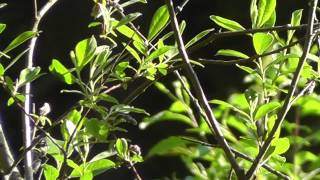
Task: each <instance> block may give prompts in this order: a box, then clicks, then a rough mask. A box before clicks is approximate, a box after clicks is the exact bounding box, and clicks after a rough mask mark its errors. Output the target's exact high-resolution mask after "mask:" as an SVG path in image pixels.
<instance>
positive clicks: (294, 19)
mask: <svg viewBox="0 0 320 180" xmlns="http://www.w3.org/2000/svg"><path fill="white" fill-rule="evenodd" d="M302 12H303V9H298V10H295V11H294V12H293V13H292V15H291V23H290V24H291V26H299V25H300V22H301V18H302ZM294 32H295V31H294V30H289V31H288V38H287V43H289V42H290V41H291V39H292V37H293V34H294Z"/></svg>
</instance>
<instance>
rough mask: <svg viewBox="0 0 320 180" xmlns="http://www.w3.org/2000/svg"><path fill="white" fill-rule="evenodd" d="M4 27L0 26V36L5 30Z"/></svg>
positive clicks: (3, 25)
mask: <svg viewBox="0 0 320 180" xmlns="http://www.w3.org/2000/svg"><path fill="white" fill-rule="evenodd" d="M6 26H7V25H5V24H0V34H1V33H2V32H3V31H4V30H5V29H6Z"/></svg>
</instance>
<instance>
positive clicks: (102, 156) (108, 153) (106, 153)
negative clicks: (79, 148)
mask: <svg viewBox="0 0 320 180" xmlns="http://www.w3.org/2000/svg"><path fill="white" fill-rule="evenodd" d="M114 154H115V153H114V152H113V151H103V152H101V153H99V154H97V155H95V156H94V157H93V158H92V159H91V160H90V162H93V161H98V160H100V159H105V158H108V157H111V156H113V155H114Z"/></svg>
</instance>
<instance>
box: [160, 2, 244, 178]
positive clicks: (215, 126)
mask: <svg viewBox="0 0 320 180" xmlns="http://www.w3.org/2000/svg"><path fill="white" fill-rule="evenodd" d="M166 4H167V6H168V10H169V14H170V18H171V26H172V29H173V31H174V35H175V39H176V41H177V43H178V49H179V53H180V55H181V57H182V60H183V62H184V68H185V70H186V71H187V73H188V78H189V79H190V82H191V84H192V86H193V88H194V90H195V92H196V95H197V98H198V100H199V103H200V105H201V106H202V108H203V109H204V112H205V114H206V116H207V117H206V119H207V120H208V122H207V123H208V125H209V127H210V129H211V131H212V132H213V133H214V134H215V135H216V138H217V140H218V142H219V144H220V146H221V147H222V149H223V150H224V152H225V154H226V156H227V158H228V159H229V161H230V164H231V166H232V168H233V169H234V171H235V173H236V175H237V177H238V179H244V172H243V170H242V169H241V168H240V166H239V165H238V163H237V161H236V159H235V157H234V154H233V153H232V151H231V148H230V146H229V145H228V143H227V141H226V139H225V138H224V136H223V134H222V132H221V129H220V125H219V123H218V121H217V120H216V119H215V117H214V115H213V113H212V110H211V107H210V106H209V103H208V100H207V98H206V96H205V94H204V92H203V89H202V86H201V84H200V82H199V79H198V76H197V74H196V73H195V71H194V70H193V68H192V66H191V64H190V60H189V57H188V54H187V52H186V48H185V46H184V42H183V40H182V37H181V33H180V31H179V25H178V20H177V17H176V14H175V12H174V8H173V2H172V0H166Z"/></svg>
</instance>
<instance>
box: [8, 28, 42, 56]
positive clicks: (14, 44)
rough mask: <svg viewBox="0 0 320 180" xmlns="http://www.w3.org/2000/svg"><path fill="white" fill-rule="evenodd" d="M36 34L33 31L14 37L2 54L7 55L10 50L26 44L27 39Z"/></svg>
mask: <svg viewBox="0 0 320 180" xmlns="http://www.w3.org/2000/svg"><path fill="white" fill-rule="evenodd" d="M36 34H37V33H35V32H33V31H26V32H23V33H21V34H20V35H19V36H18V37H16V38H15V39H14V40H13V41H12V42H11V43H10V44H9V45H8V46H7V47H6V48H5V49H4V50H3V53H8V52H9V51H11V50H12V49H14V48H16V47H17V46H19V45H21V44H22V43H24V42H26V41H27V40H28V39H31V38H32V37H34V36H35V35H36Z"/></svg>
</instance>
